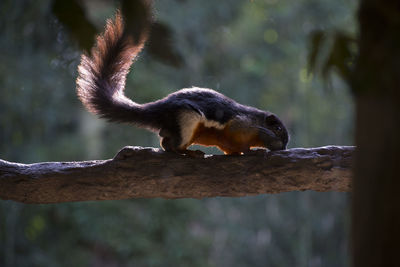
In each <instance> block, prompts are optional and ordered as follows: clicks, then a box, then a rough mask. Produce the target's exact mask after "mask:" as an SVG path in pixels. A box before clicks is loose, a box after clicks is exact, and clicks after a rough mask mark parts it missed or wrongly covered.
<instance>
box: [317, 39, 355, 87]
mask: <svg viewBox="0 0 400 267" xmlns="http://www.w3.org/2000/svg"><path fill="white" fill-rule="evenodd" d="M354 42H355V40H354V39H353V38H351V37H350V36H349V35H347V34H344V33H341V32H337V33H336V34H335V37H334V42H333V46H332V49H331V51H330V53H329V56H328V59H327V61H326V62H325V63H324V65H323V67H322V76H323V77H324V78H325V79H326V78H327V76H328V73H329V72H330V70H331V69H333V68H335V70H337V72H338V74H339V75H340V76H341V77H342V79H343V80H345V81H347V82H350V80H351V76H352V67H351V65H352V62H353V60H354V57H355V56H354V53H353V52H352V51H351V49H350V45H351V44H353V43H354Z"/></svg>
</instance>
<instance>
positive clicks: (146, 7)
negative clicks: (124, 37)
mask: <svg viewBox="0 0 400 267" xmlns="http://www.w3.org/2000/svg"><path fill="white" fill-rule="evenodd" d="M122 14H123V16H124V18H125V24H126V27H127V28H128V31H129V33H130V34H132V35H133V38H134V39H135V40H140V39H141V37H142V34H148V32H149V31H150V36H149V40H148V41H147V45H146V47H147V51H148V53H149V54H150V55H151V56H152V57H154V58H155V59H156V60H159V61H161V62H163V63H165V64H168V65H171V66H174V67H180V66H182V64H183V59H182V56H181V55H180V53H179V52H178V51H177V50H176V48H175V47H174V46H173V45H172V40H173V32H172V30H171V29H170V28H169V27H168V26H167V25H165V24H162V23H160V22H154V23H152V19H153V18H152V6H151V4H150V3H149V1H146V0H141V1H131V0H122ZM150 26H151V28H150Z"/></svg>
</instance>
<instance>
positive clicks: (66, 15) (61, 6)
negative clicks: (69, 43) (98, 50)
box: [52, 0, 97, 51]
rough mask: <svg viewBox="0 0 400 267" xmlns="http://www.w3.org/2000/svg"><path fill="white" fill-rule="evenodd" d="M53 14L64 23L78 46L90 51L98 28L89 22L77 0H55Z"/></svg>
mask: <svg viewBox="0 0 400 267" xmlns="http://www.w3.org/2000/svg"><path fill="white" fill-rule="evenodd" d="M52 11H53V14H54V15H55V16H56V17H57V19H58V20H59V21H60V23H62V24H63V25H64V26H65V27H66V28H67V30H68V32H69V33H70V35H71V36H72V38H74V39H75V40H76V41H77V42H78V45H79V46H80V47H81V48H83V49H85V50H86V51H89V50H90V48H91V47H92V45H93V43H94V39H95V36H96V33H97V30H96V27H94V25H93V24H92V23H91V22H90V21H89V20H88V18H87V17H86V15H85V11H84V8H83V7H82V6H81V5H80V3H79V2H78V1H77V0H70V1H64V0H54V1H53V6H52Z"/></svg>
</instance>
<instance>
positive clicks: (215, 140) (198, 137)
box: [189, 122, 264, 154]
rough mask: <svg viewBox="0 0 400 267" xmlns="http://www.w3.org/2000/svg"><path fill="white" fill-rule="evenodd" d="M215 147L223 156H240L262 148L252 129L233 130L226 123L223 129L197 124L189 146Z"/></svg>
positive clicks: (254, 130) (261, 143)
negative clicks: (252, 148)
mask: <svg viewBox="0 0 400 267" xmlns="http://www.w3.org/2000/svg"><path fill="white" fill-rule="evenodd" d="M192 144H197V145H202V146H216V147H218V148H219V149H221V150H222V151H223V152H224V153H225V154H240V153H242V152H246V151H248V150H249V149H250V148H251V147H264V143H263V142H262V141H261V140H260V139H259V137H258V132H257V130H256V129H252V128H240V129H237V128H236V129H233V128H232V127H230V123H229V122H228V123H227V124H226V126H225V128H224V129H217V128H214V127H205V126H204V124H203V123H199V124H197V126H196V128H195V130H194V132H193V135H192V138H191V141H190V143H189V145H192Z"/></svg>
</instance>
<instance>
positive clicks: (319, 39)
mask: <svg viewBox="0 0 400 267" xmlns="http://www.w3.org/2000/svg"><path fill="white" fill-rule="evenodd" d="M324 36H325V32H324V31H320V30H318V31H314V32H313V33H312V34H311V48H310V50H311V51H310V54H309V57H308V66H307V69H308V73H311V72H314V71H315V66H316V63H317V58H318V56H319V54H320V52H321V47H322V45H323V41H324Z"/></svg>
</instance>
